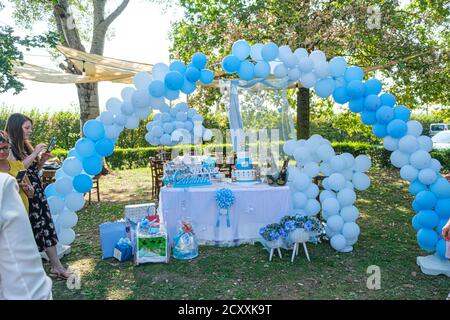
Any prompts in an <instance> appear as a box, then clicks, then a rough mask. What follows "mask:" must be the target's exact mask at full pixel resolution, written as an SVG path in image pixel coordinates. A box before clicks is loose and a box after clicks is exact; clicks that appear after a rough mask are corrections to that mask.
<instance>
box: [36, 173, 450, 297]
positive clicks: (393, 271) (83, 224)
mask: <svg viewBox="0 0 450 320" xmlns="http://www.w3.org/2000/svg"><path fill="white" fill-rule="evenodd" d="M370 175H371V178H372V185H371V187H370V188H369V189H368V190H366V191H364V192H359V193H358V200H357V203H356V206H357V207H358V208H359V210H360V212H361V216H360V218H359V219H358V223H359V225H360V227H361V235H360V237H359V241H358V243H357V244H356V245H355V246H354V250H353V252H351V253H336V252H335V251H334V250H333V249H331V247H330V245H329V243H328V242H324V243H321V244H318V245H313V244H309V245H308V249H309V254H310V257H311V262H310V263H308V261H307V260H306V257H305V256H304V254H303V251H302V250H301V249H300V253H299V256H298V258H296V260H295V261H294V263H291V262H290V252H288V251H283V253H285V254H284V256H283V259H279V258H278V257H274V259H273V260H272V262H269V261H268V254H267V252H266V251H265V250H264V249H263V248H262V246H261V245H260V244H256V245H242V246H239V247H235V248H216V247H206V246H201V247H200V250H199V251H200V253H199V256H198V257H197V258H196V259H194V260H192V261H180V260H175V259H171V261H170V263H169V264H146V265H141V266H138V267H134V266H133V265H132V263H131V262H125V263H119V262H117V261H116V260H115V259H108V260H102V259H101V249H100V241H99V228H98V226H99V224H101V223H103V222H105V221H113V220H117V219H120V218H122V216H123V207H124V205H126V204H131V203H141V202H148V201H149V200H151V199H150V181H151V180H150V172H149V169H136V170H127V171H115V172H113V173H112V174H110V175H108V176H106V177H102V179H101V181H100V185H101V197H102V199H101V202H100V203H97V202H93V203H92V204H91V205H86V207H85V208H84V209H83V210H82V211H80V212H79V221H78V224H77V225H76V227H75V232H76V234H77V238H76V240H75V241H74V243H73V244H72V253H71V254H70V255H68V256H66V257H64V259H63V263H64V264H68V265H70V266H71V267H72V268H77V269H78V270H79V272H80V275H81V286H80V289H68V288H67V286H66V282H64V281H54V292H53V296H54V298H55V299H440V300H442V299H445V298H446V297H447V295H448V293H449V292H450V279H449V278H447V277H445V276H442V275H441V276H427V275H424V274H422V273H421V271H420V268H419V267H418V266H417V265H416V257H417V256H418V255H425V253H424V252H422V251H420V250H419V249H418V246H417V243H416V237H415V232H414V230H413V228H412V226H411V218H412V216H413V212H412V209H411V195H410V194H409V193H408V190H407V184H406V183H404V182H402V181H400V179H399V173H398V171H385V170H384V171H379V170H377V169H372V171H371V173H370ZM371 265H377V266H379V267H380V269H381V289H380V290H369V289H367V287H366V282H367V278H368V276H369V274H367V273H366V271H367V268H368V267H369V266H371ZM45 267H46V269H47V270H48V268H49V266H48V264H46V265H45Z"/></svg>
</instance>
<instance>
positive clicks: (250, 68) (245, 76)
mask: <svg viewBox="0 0 450 320" xmlns="http://www.w3.org/2000/svg"><path fill="white" fill-rule="evenodd" d="M238 76H239V78H241V79H242V80H246V81H250V80H252V79H253V77H254V76H255V66H254V65H253V63H251V62H250V61H242V62H241V66H240V67H239V70H238Z"/></svg>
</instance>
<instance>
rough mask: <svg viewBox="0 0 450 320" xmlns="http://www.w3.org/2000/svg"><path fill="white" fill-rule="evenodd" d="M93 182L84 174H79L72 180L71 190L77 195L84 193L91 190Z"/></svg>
mask: <svg viewBox="0 0 450 320" xmlns="http://www.w3.org/2000/svg"><path fill="white" fill-rule="evenodd" d="M92 186H93V182H92V179H91V177H89V176H88V175H86V174H79V175H78V176H76V177H75V178H73V188H74V189H75V190H76V191H77V192H79V193H86V192H89V190H91V189H92Z"/></svg>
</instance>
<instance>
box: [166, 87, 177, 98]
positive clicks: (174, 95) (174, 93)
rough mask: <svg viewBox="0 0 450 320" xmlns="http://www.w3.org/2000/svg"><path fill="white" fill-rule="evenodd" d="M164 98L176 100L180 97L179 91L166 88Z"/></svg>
mask: <svg viewBox="0 0 450 320" xmlns="http://www.w3.org/2000/svg"><path fill="white" fill-rule="evenodd" d="M164 96H165V97H166V99H167V100H176V99H178V97H179V96H180V91H179V90H170V89H168V88H166V92H165V95H164Z"/></svg>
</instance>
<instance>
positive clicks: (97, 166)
mask: <svg viewBox="0 0 450 320" xmlns="http://www.w3.org/2000/svg"><path fill="white" fill-rule="evenodd" d="M102 168H103V165H102V158H100V157H99V156H96V155H94V156H92V157H89V158H84V159H83V169H84V171H85V172H86V173H87V174H90V175H91V176H96V175H97V174H99V173H100V172H102Z"/></svg>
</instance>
